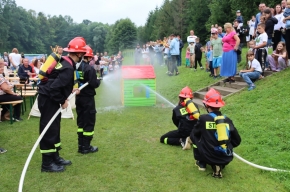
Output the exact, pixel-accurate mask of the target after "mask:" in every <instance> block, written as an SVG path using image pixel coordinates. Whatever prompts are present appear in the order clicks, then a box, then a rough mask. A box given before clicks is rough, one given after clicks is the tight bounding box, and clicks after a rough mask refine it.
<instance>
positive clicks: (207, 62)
mask: <svg viewBox="0 0 290 192" xmlns="http://www.w3.org/2000/svg"><path fill="white" fill-rule="evenodd" d="M210 41H211V37H210V39H209V41H208V42H206V45H205V46H206V49H205V58H206V72H210V68H209V61H208V60H207V53H208V52H209V51H210V48H211V44H210Z"/></svg>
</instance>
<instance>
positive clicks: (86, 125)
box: [76, 46, 101, 154]
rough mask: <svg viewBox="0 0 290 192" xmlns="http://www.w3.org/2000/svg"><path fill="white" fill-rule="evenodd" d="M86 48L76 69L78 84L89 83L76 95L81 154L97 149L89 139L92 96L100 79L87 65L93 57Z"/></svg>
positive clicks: (93, 117) (92, 124) (92, 120)
mask: <svg viewBox="0 0 290 192" xmlns="http://www.w3.org/2000/svg"><path fill="white" fill-rule="evenodd" d="M86 50H87V52H86V54H85V55H84V58H83V60H82V62H81V64H80V65H79V67H78V69H77V71H76V72H77V78H78V84H79V86H81V85H82V84H84V83H86V82H88V83H89V84H88V86H86V87H85V88H84V89H83V90H82V91H81V92H80V93H79V94H77V96H76V112H77V125H78V131H77V134H78V145H79V149H78V152H79V153H82V154H87V153H93V152H97V151H98V147H93V146H91V141H92V139H93V136H94V129H95V123H96V113H97V111H96V106H95V98H94V96H95V95H96V91H95V89H96V88H98V87H99V86H100V84H101V81H100V80H99V79H97V75H96V70H95V69H94V68H93V67H92V66H90V65H89V63H90V61H91V60H92V58H93V57H94V54H93V50H92V49H91V48H90V47H89V46H86Z"/></svg>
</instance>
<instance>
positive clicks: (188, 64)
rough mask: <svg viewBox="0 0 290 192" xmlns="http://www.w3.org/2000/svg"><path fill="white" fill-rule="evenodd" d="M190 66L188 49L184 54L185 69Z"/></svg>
mask: <svg viewBox="0 0 290 192" xmlns="http://www.w3.org/2000/svg"><path fill="white" fill-rule="evenodd" d="M189 66H190V49H189V48H187V49H186V54H185V67H189Z"/></svg>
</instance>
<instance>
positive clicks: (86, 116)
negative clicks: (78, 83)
mask: <svg viewBox="0 0 290 192" xmlns="http://www.w3.org/2000/svg"><path fill="white" fill-rule="evenodd" d="M76 112H77V125H78V127H79V129H78V133H80V132H83V135H84V136H93V132H94V130H95V123H96V113H97V111H96V106H95V98H94V96H88V97H84V96H76Z"/></svg>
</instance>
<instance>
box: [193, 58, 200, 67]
mask: <svg viewBox="0 0 290 192" xmlns="http://www.w3.org/2000/svg"><path fill="white" fill-rule="evenodd" d="M197 62H198V64H199V67H202V64H201V58H195V60H194V68H195V69H196V68H197Z"/></svg>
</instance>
